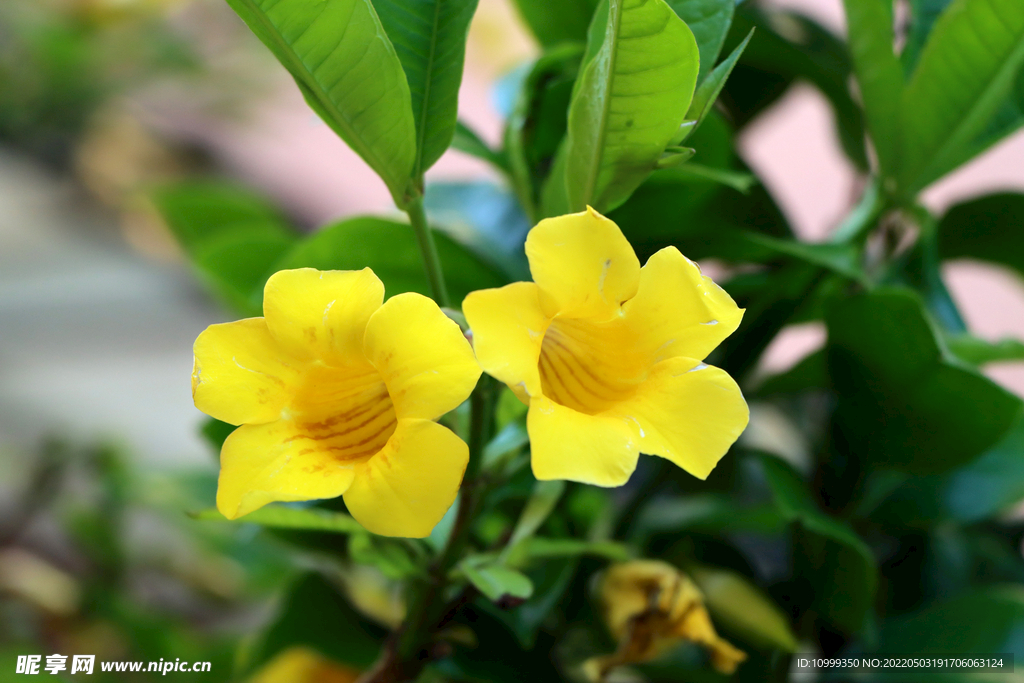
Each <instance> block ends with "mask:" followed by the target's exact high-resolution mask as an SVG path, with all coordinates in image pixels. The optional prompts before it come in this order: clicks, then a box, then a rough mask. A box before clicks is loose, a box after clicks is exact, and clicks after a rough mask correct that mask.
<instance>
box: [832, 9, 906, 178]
mask: <svg viewBox="0 0 1024 683" xmlns="http://www.w3.org/2000/svg"><path fill="white" fill-rule="evenodd" d="M843 4H844V5H845V7H846V21H847V25H848V27H849V28H848V34H849V44H850V52H851V53H852V56H853V65H854V70H855V72H856V74H857V84H858V85H859V86H860V92H861V97H862V99H863V100H864V109H865V114H866V117H867V121H868V129H869V130H870V131H871V141H872V142H873V143H874V145H875V151H876V152H877V153H878V163H879V165H880V166H881V168H882V173H883V174H884V175H885V176H887V177H888V176H894V175H895V174H896V173H897V171H898V167H899V164H900V162H901V159H900V136H901V133H900V127H901V125H902V124H903V123H904V121H903V120H901V118H900V102H901V98H902V96H903V67H902V66H901V65H900V62H899V59H897V57H896V54H895V53H894V52H893V29H892V22H893V18H892V8H891V7H889V8H887V7H886V6H885V4H884V3H883V2H882V0H844V2H843ZM914 106H915V107H920V106H921V105H920V103H915V105H914ZM917 111H921V110H920V109H917ZM905 123H906V125H908V126H914V125H916V123H914V122H912V121H906V122H905Z"/></svg>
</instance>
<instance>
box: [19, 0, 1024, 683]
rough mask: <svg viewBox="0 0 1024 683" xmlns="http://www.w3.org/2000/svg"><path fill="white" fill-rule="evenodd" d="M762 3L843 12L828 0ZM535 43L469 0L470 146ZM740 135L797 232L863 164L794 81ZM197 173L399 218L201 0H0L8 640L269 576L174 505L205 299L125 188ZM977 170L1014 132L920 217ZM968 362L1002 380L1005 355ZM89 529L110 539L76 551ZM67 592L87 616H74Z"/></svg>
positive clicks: (804, 338) (502, 5) (779, 362)
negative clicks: (192, 524) (123, 603)
mask: <svg viewBox="0 0 1024 683" xmlns="http://www.w3.org/2000/svg"><path fill="white" fill-rule="evenodd" d="M765 4H768V5H774V6H778V7H788V8H793V9H798V10H800V11H801V12H804V13H806V14H808V15H810V16H812V17H814V18H816V19H817V20H818V21H820V22H821V23H823V24H824V25H826V26H828V27H830V28H832V29H833V30H835V31H836V32H839V33H842V32H843V30H844V26H843V23H844V19H843V12H842V8H841V2H840V0H799V1H798V0H772V1H771V2H766V3H765ZM536 53H537V47H536V45H535V44H534V42H533V40H532V38H531V37H530V36H529V35H528V34H527V32H526V31H525V30H524V29H523V27H522V26H521V24H520V22H519V20H518V17H517V16H516V14H515V12H514V10H513V9H512V7H511V6H510V2H509V0H481V2H480V8H479V11H478V13H477V15H476V18H475V19H474V22H473V26H472V30H471V33H470V38H469V45H468V53H467V59H466V74H465V78H464V82H463V88H462V94H461V100H460V118H462V119H464V120H465V121H466V122H468V123H469V124H470V125H471V127H472V128H473V129H475V130H476V131H478V132H480V133H481V135H482V137H484V138H485V139H486V140H487V141H489V142H492V143H497V142H498V140H499V139H500V136H501V128H502V117H501V114H500V110H501V102H500V98H498V97H497V96H496V91H495V84H496V83H498V82H500V80H501V79H502V78H503V77H504V76H506V75H507V74H509V73H510V72H511V71H512V70H514V69H515V68H516V67H518V66H519V65H521V64H522V63H523V62H524V61H526V60H528V59H530V58H531V57H532V56H534V55H535V54H536ZM738 144H739V151H740V154H741V156H742V157H743V158H744V160H745V161H746V162H747V163H748V164H749V165H750V166H751V167H752V168H753V169H754V170H756V172H757V174H758V175H759V176H760V177H761V178H762V179H763V182H764V183H765V184H766V185H767V186H768V188H769V189H770V191H771V192H772V194H773V195H774V196H775V198H776V200H777V201H778V202H779V204H780V206H781V207H782V209H783V210H784V212H785V213H786V214H787V217H788V218H789V220H790V222H791V224H792V225H793V226H794V227H795V229H796V230H797V232H798V234H799V235H800V236H802V237H804V238H806V239H810V240H821V239H824V238H825V237H826V236H827V235H828V234H829V232H830V231H831V230H832V229H833V228H834V227H835V225H836V223H837V222H838V220H839V219H840V217H841V216H842V215H844V214H845V212H846V211H848V209H849V208H850V206H851V204H852V203H853V200H854V198H855V197H856V196H857V194H858V193H857V190H858V188H859V184H860V183H861V182H862V179H861V178H860V177H858V175H857V174H856V172H855V170H854V169H853V167H852V166H851V165H850V164H849V162H848V161H847V160H846V159H845V157H844V156H843V154H842V152H841V151H840V149H839V147H838V144H837V142H836V137H835V133H834V126H833V121H832V115H831V113H830V110H829V108H828V105H827V104H826V102H825V100H824V98H823V97H822V96H821V95H820V94H819V93H817V91H815V90H813V89H812V88H811V87H809V86H806V85H801V84H799V83H798V84H797V85H795V86H794V87H793V88H791V89H790V90H789V91H788V93H787V94H786V95H785V96H784V97H783V98H782V99H781V100H780V101H779V102H777V103H776V104H775V105H774V106H773V107H771V108H770V109H769V110H768V111H766V112H765V113H764V114H762V115H761V116H760V117H759V118H758V119H757V120H756V121H755V122H753V123H752V124H751V125H749V126H748V127H747V128H746V129H745V130H744V132H743V133H742V135H741V136H740V137H739V143H738ZM197 174H203V175H209V174H216V175H219V176H226V177H228V178H233V179H235V180H237V181H238V182H240V183H243V184H245V185H248V186H251V187H253V188H255V189H256V190H258V191H260V192H262V193H264V194H266V195H267V196H269V197H271V198H272V199H273V200H274V201H275V202H276V203H278V204H279V205H280V206H281V207H282V209H283V210H284V211H285V212H287V214H288V215H289V216H290V217H291V218H292V219H293V220H294V221H295V222H296V224H298V225H302V226H305V227H307V228H309V229H313V228H315V226H317V225H320V224H323V223H325V222H327V221H329V220H333V219H336V218H339V217H342V216H348V215H354V214H361V213H377V214H392V213H395V209H394V207H393V205H392V204H391V201H390V198H389V196H388V193H387V191H386V189H385V188H384V186H383V184H381V183H380V181H379V180H378V179H377V178H376V177H375V176H374V175H373V173H372V172H371V171H370V170H369V169H368V168H367V167H366V166H365V165H364V164H363V162H362V161H361V160H360V159H359V158H358V157H357V156H356V155H355V153H353V152H352V151H350V150H349V149H348V148H347V147H345V145H344V144H343V143H342V142H341V141H340V140H339V139H338V138H337V137H336V136H335V135H334V134H333V133H332V132H331V131H330V130H329V129H328V128H327V126H326V125H325V124H323V123H322V122H321V121H320V120H319V119H318V118H317V117H316V116H315V115H314V114H313V113H312V112H311V111H310V110H309V109H308V107H306V105H305V104H304V102H303V101H302V98H301V96H300V95H299V92H298V90H297V89H296V88H295V86H294V83H293V82H292V80H291V79H290V78H289V77H288V76H287V74H286V73H285V72H284V70H283V69H281V68H280V67H279V66H278V65H277V63H276V62H274V61H273V59H272V58H271V56H270V55H269V53H268V52H267V51H266V50H264V49H263V48H262V47H261V46H260V45H259V44H258V43H257V41H256V39H255V38H254V37H253V36H251V35H250V33H249V32H248V30H247V29H246V28H245V27H244V26H243V25H242V23H241V21H240V20H238V19H237V17H235V15H234V14H233V13H232V12H231V11H230V9H229V8H228V7H227V5H226V4H225V3H224V2H222V0H149V1H147V0H2V2H0V520H2V522H0V593H2V594H3V595H5V596H12V595H13V596H16V597H17V598H18V600H19V601H21V602H18V601H14V602H12V601H10V600H4V601H2V602H0V642H2V643H3V645H2V647H3V648H4V649H5V651H15V650H17V651H21V650H18V647H19V645H18V644H19V643H21V642H25V640H26V639H29V638H31V637H34V636H32V635H31V634H34V633H38V632H40V629H42V632H43V633H49V634H51V636H52V638H54V639H55V641H53V642H55V644H59V643H60V642H62V641H61V639H62V638H63V639H66V638H85V639H86V641H85V642H88V643H92V644H93V645H91V646H94V647H95V648H103V647H106V648H109V649H110V651H111V652H116V651H117V650H118V647H122V646H121V645H119V644H118V643H119V642H120V639H123V638H124V634H123V633H119V631H118V629H122V630H124V629H125V628H126V627H125V626H124V625H123V624H122V623H121V621H119V620H120V619H121V617H120V616H117V614H120V613H117V614H115V616H109V615H108V614H107V612H105V611H104V610H114V612H111V614H114V613H116V610H117V609H120V608H117V607H116V606H115V607H113V608H112V607H110V604H108V603H110V602H111V601H113V602H117V601H116V600H115V599H114V598H110V595H114V594H115V593H118V591H120V588H118V589H117V590H114V588H112V586H114V583H111V582H112V581H113V582H116V583H117V586H120V587H123V586H124V585H128V586H129V591H128V593H126V595H128V596H129V597H128V598H126V600H127V601H128V602H131V603H133V604H134V605H135V607H134V608H127V607H124V608H123V609H125V610H127V612H126V613H132V614H135V613H136V612H137V613H138V615H142V616H138V618H139V619H141V620H142V622H145V623H144V624H143V626H145V624H149V627H151V628H153V629H155V630H157V631H159V630H160V629H163V631H164V633H163V634H162V635H159V636H158V635H154V636H153V637H154V638H156V639H157V640H159V639H160V638H161V637H167V638H171V637H174V638H176V637H178V636H177V635H174V634H175V633H178V631H176V630H175V629H177V628H178V627H179V626H180V632H181V635H180V637H181V638H183V639H184V640H183V641H181V642H182V643H183V642H185V641H188V640H189V639H190V638H192V639H195V637H194V633H193V631H194V629H193V628H192V627H194V626H195V625H196V624H199V625H200V626H201V627H202V628H203V629H206V630H207V631H208V632H212V633H215V634H224V637H225V639H227V638H228V636H229V635H230V634H232V633H236V632H238V631H240V630H244V628H243V627H244V625H245V624H247V623H256V622H258V621H259V619H260V618H261V615H262V614H265V612H266V610H267V609H268V608H267V605H266V604H265V602H264V598H265V597H266V596H267V595H268V594H269V590H268V587H270V586H272V585H273V583H274V577H275V576H277V575H278V574H277V573H276V572H279V571H283V570H282V569H281V568H280V567H278V566H277V565H275V563H274V560H273V558H272V555H273V551H272V548H270V547H268V548H266V549H264V550H265V551H266V554H267V557H263V558H261V559H260V562H262V564H259V565H258V566H259V567H261V568H262V570H265V571H262V570H261V571H262V573H259V572H257V574H256V575H255V576H254V575H253V574H252V573H251V572H243V570H242V567H243V565H244V566H246V567H250V566H252V565H251V564H250V561H251V560H252V558H251V557H243V556H242V555H241V554H240V553H242V552H243V551H242V550H240V549H238V548H235V547H232V546H231V541H230V540H228V539H227V537H226V536H219V535H218V534H217V532H215V531H211V532H210V533H209V535H208V536H201V537H198V538H197V537H195V535H194V534H193V533H192V532H190V531H186V526H187V524H188V520H187V518H186V517H185V515H184V514H183V512H182V511H183V510H186V509H189V508H190V506H191V507H192V508H194V509H198V508H199V507H204V506H206V505H208V504H209V501H210V500H212V489H211V486H212V482H213V476H214V475H215V472H216V462H215V458H214V456H213V454H212V452H211V449H210V447H209V446H208V444H207V443H206V442H205V441H204V440H203V439H202V437H201V435H200V432H199V428H200V425H201V424H202V417H203V416H202V415H201V414H200V413H199V412H198V411H197V410H195V409H194V408H193V406H192V401H191V396H190V393H189V379H190V373H191V365H192V354H191V344H192V341H193V340H194V339H195V337H196V335H197V334H198V333H199V332H200V331H201V330H202V329H203V328H204V327H205V326H207V325H209V324H211V323H214V322H218V321H222V320H224V319H226V317H227V313H226V311H225V310H224V309H222V308H221V307H219V306H218V305H217V304H216V303H215V302H213V301H212V300H211V299H210V298H209V297H208V295H207V294H206V293H205V291H204V290H203V289H202V287H201V286H200V284H199V282H198V280H197V278H196V277H195V275H194V274H193V273H192V272H191V271H190V269H189V266H188V265H187V263H186V261H185V259H184V258H182V257H181V255H180V253H179V252H178V249H177V247H176V246H175V244H174V241H173V239H172V237H171V236H170V234H169V232H168V231H167V230H166V228H165V227H164V226H163V225H162V224H161V222H160V220H159V218H158V216H157V214H156V212H155V210H154V209H153V207H152V205H151V204H150V203H149V200H148V199H147V192H148V191H149V190H151V189H152V188H153V187H155V186H158V185H159V184H160V183H163V182H167V181H170V180H175V179H180V178H186V177H189V176H191V175H197ZM481 178H493V179H494V180H498V178H497V177H496V176H494V174H493V173H492V171H491V170H490V169H489V168H487V167H486V166H485V165H484V164H483V163H482V162H479V161H477V160H474V159H472V158H470V157H467V156H464V155H461V154H460V153H459V152H456V151H451V152H449V153H448V154H447V155H446V156H445V157H444V158H443V159H442V160H441V161H440V162H439V163H438V164H437V165H436V166H435V167H434V168H433V169H432V170H431V172H430V173H429V174H428V180H431V179H433V180H440V179H445V180H468V179H481ZM999 190H1013V191H1018V192H1024V133H1018V134H1017V135H1016V136H1014V137H1012V138H1010V139H1009V140H1007V141H1005V142H1004V143H1002V144H1001V145H999V146H997V147H996V148H994V149H992V150H990V151H989V152H988V153H986V154H985V155H983V156H981V157H980V158H978V159H976V160H975V161H973V162H972V163H970V164H968V165H967V166H965V167H964V168H962V169H960V170H959V171H957V172H956V173H954V174H952V175H950V176H949V177H947V178H945V179H944V180H942V181H941V182H939V183H937V184H935V185H934V186H933V187H931V188H930V189H929V190H928V192H927V193H926V195H925V203H926V204H927V205H928V206H929V207H930V208H932V209H934V210H936V211H939V212H941V210H942V209H944V208H945V207H947V206H949V205H951V204H953V203H955V202H957V201H959V200H962V199H964V198H967V197H970V196H974V195H978V194H982V193H988V192H994V191H999ZM704 265H705V266H706V267H707V268H708V269H710V272H712V273H713V272H714V264H704ZM946 268H947V272H946V275H947V277H948V282H949V285H950V288H951V290H952V295H953V297H954V299H955V300H956V302H957V304H958V305H959V306H960V307H961V310H962V311H963V313H964V315H965V317H966V319H967V322H968V324H969V326H970V327H971V329H972V330H974V331H975V333H976V334H977V335H978V336H981V337H983V338H986V339H990V340H997V339H1000V338H1003V337H1015V338H1018V339H1022V338H1024V283H1022V282H1021V281H1020V280H1019V279H1018V278H1016V277H1015V276H1014V275H1012V274H1011V273H1009V272H1007V271H1003V270H1000V269H998V268H996V267H994V266H991V265H982V264H979V263H974V262H955V263H952V264H951V265H948V266H946ZM823 339H824V331H823V329H822V328H821V327H820V326H816V325H814V324H812V325H806V326H799V327H794V328H791V329H789V330H787V331H786V332H784V334H783V335H781V336H780V338H779V339H778V340H777V341H776V342H775V343H774V344H773V345H772V346H771V347H770V348H769V350H768V352H767V354H766V356H765V358H764V359H763V361H762V362H763V363H764V364H765V365H766V366H768V367H770V368H772V369H782V368H784V367H786V366H789V365H792V364H793V363H795V362H796V361H797V360H799V358H801V357H802V356H803V355H805V354H806V353H808V352H809V351H811V350H813V349H815V348H817V347H818V346H820V345H821V344H822V342H823ZM985 371H986V373H987V374H989V375H990V376H991V377H992V378H993V379H995V380H996V381H997V382H999V383H1001V384H1003V385H1004V386H1006V387H1008V388H1010V389H1011V390H1013V391H1015V392H1016V393H1018V394H1021V395H1024V364H1019V363H1018V364H1002V365H992V366H989V367H987V368H986V370H985ZM754 416H755V422H754V423H753V424H752V427H751V433H752V435H753V436H754V437H755V438H756V437H757V436H758V434H763V433H768V434H770V435H774V436H769V437H765V438H780V437H779V432H778V430H779V429H780V428H783V427H780V426H779V425H778V424H775V423H772V422H771V420H770V416H766V417H765V416H761V417H763V421H762V422H761V423H760V424H759V423H758V417H759V414H758V412H757V411H756V410H755V412H754ZM68 481H71V482H72V485H71V487H70V489H69V488H68V486H67V482H68ZM57 482H60V485H59V486H58V484H57ZM104 515H106V516H104ZM68 520H71V521H70V522H68ZM90 525H91V526H90ZM111 525H113V526H111ZM115 529H116V530H117V531H116V532H115V531H114V530H115ZM104 530H106V531H104ZM90 534H93V535H92V536H90ZM111 534H114V535H119V538H118V541H117V543H113V542H112V543H113V545H116V546H117V547H113V548H112V549H111V548H107V549H101V550H100V551H96V552H95V553H94V552H93V551H92V550H90V551H82V549H81V547H82V546H83V544H84V545H85V546H89V547H91V546H90V543H91V544H93V545H95V544H100V545H102V543H104V542H106V541H102V540H97V539H102V537H103V536H104V535H107V536H109V535H111ZM83 539H84V541H83ZM90 539H91V540H90ZM108 540H109V539H108ZM76 541H77V543H76ZM264 550H260V549H256V550H253V549H252V548H249V549H248V550H245V551H244V552H247V553H252V552H255V553H257V554H259V553H260V552H263V551H264ZM104 563H108V564H109V563H115V564H116V563H120V564H116V567H115V564H109V566H108V565H107V564H104ZM104 567H107V569H104ZM111 567H114V568H111ZM126 567H127V569H126ZM124 572H128V573H129V575H130V576H129V577H128V578H127V579H125V577H124V575H123V573H124ZM83 576H84V577H86V578H84V579H83V578H82V577H83ZM126 582H127V583H126ZM97 586H99V588H98V587H97ZM103 586H106V588H103ZM104 590H106V591H107V593H104V592H103V591H104ZM104 595H106V596H107V598H103V596H104ZM97 596H99V597H97ZM104 600H107V602H104ZM90 601H93V602H90ZM23 603H27V604H30V605H32V606H33V609H29V608H28V607H25V606H24V604H23ZM83 604H87V605H88V604H95V605H96V606H97V607H96V609H97V610H98V611H97V612H96V614H97V615H99V616H97V618H96V619H85V620H82V618H81V614H82V612H83V609H82V606H83ZM19 605H21V606H19ZM36 608H38V609H36ZM132 609H135V612H132ZM154 614H161V615H164V616H162V617H160V618H159V619H157V618H156V617H153V615H154ZM122 616H123V615H122ZM165 618H166V620H167V621H161V619H165ZM62 619H63V620H65V622H62V621H61V620H62ZM146 619H149V620H150V621H153V619H156V621H153V623H150V621H146ZM26 620H27V621H26ZM47 620H53V621H52V624H51V622H49V621H47ZM66 620H72V621H73V622H74V623H73V626H74V628H70V629H69V628H64V627H65V626H67V622H66ZM142 622H140V623H142ZM125 623H134V622H131V621H130V620H129V621H127V622H125ZM167 624H172V626H173V627H171V628H168V627H167ZM140 628H142V627H140ZM47 629H49V630H47ZM143 631H144V629H143ZM68 634H71V635H68ZM189 634H191V635H189ZM89 639H91V640H89ZM215 640H216V639H215ZM76 642H79V641H76ZM161 642H162V641H161ZM189 642H191V641H189ZM172 644H173V646H174V647H178V648H186V649H187V647H191V645H189V646H186V645H183V644H181V643H179V642H177V641H175V642H174V643H172ZM206 645H209V642H208V643H207V644H206ZM153 647H154V648H155V649H153V650H152V651H162V650H161V648H162V647H168V648H169V647H171V645H169V644H167V643H164V645H156V646H153ZM196 647H199V646H198V645H196ZM22 649H23V648H22ZM69 651H70V646H69ZM179 651H181V650H179ZM227 652H228V647H227V645H225V647H224V650H223V652H221V653H220V655H219V656H222V657H224V658H227V657H228V656H229V655H228V654H227ZM8 675H9V674H8V672H7V671H6V670H4V671H0V680H4V679H5V677H6V676H8Z"/></svg>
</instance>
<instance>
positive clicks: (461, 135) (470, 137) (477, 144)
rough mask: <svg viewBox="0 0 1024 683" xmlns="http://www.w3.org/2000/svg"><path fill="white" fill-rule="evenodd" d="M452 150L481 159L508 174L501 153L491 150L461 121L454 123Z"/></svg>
mask: <svg viewBox="0 0 1024 683" xmlns="http://www.w3.org/2000/svg"><path fill="white" fill-rule="evenodd" d="M452 149H457V150H459V151H460V152H463V153H465V154H468V155H470V156H474V157H476V158H477V159H483V160H484V161H486V162H487V163H489V164H491V165H492V166H494V167H495V168H497V169H498V170H499V171H502V172H504V173H508V172H509V167H508V159H506V158H505V155H504V154H502V153H501V152H496V151H494V150H493V149H491V146H490V145H488V144H487V143H486V142H484V141H483V140H482V139H481V138H480V136H479V135H477V134H476V131H474V130H473V129H472V128H470V127H469V126H467V125H466V124H464V123H463V122H462V121H456V122H455V134H454V136H453V137H452Z"/></svg>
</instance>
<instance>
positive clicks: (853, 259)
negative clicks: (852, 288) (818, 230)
mask: <svg viewBox="0 0 1024 683" xmlns="http://www.w3.org/2000/svg"><path fill="white" fill-rule="evenodd" d="M744 236H745V237H746V239H748V240H750V241H751V242H754V243H755V244H758V245H761V246H764V247H766V248H768V249H771V250H772V251H775V252H778V253H780V254H785V255H786V256H791V257H793V258H796V259H799V260H801V261H804V262H805V263H810V264H813V265H816V266H821V267H822V268H827V269H829V270H831V271H832V272H834V273H837V274H839V275H842V276H844V277H847V278H850V279H851V280H857V281H858V282H866V281H867V277H866V276H865V274H864V270H863V268H861V265H860V251H859V250H858V248H857V247H856V246H854V245H852V244H825V243H813V242H799V241H797V240H784V239H778V238H776V237H770V236H768V235H759V234H757V233H753V232H752V233H746V234H745V235H744Z"/></svg>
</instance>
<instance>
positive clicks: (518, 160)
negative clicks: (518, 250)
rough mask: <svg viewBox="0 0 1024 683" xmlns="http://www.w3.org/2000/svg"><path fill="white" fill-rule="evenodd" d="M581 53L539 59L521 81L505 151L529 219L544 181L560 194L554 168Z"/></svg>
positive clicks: (564, 48) (560, 176) (565, 49)
mask: <svg viewBox="0 0 1024 683" xmlns="http://www.w3.org/2000/svg"><path fill="white" fill-rule="evenodd" d="M547 4H549V5H553V4H554V3H547ZM583 52H584V46H583V45H579V44H576V43H570V44H565V45H561V46H559V47H556V48H552V49H550V50H548V51H546V52H545V53H544V54H543V55H541V56H540V57H539V58H538V59H537V61H536V62H534V63H533V65H532V66H531V67H530V69H529V72H528V74H527V75H526V78H524V79H523V82H522V86H521V88H520V90H519V93H518V95H517V97H516V99H515V105H514V106H513V108H512V111H511V113H510V114H509V117H508V122H507V124H506V128H505V149H506V150H507V154H508V157H509V168H510V170H511V176H512V184H513V186H514V187H515V191H516V194H517V195H518V197H519V201H520V203H521V204H522V205H523V210H524V211H525V212H526V214H527V215H528V216H531V217H535V215H536V214H537V205H538V204H539V203H540V200H541V191H540V188H541V187H542V184H543V182H544V180H545V179H548V181H549V182H548V183H547V184H548V185H555V186H556V187H557V188H558V189H559V190H560V191H561V192H562V193H563V194H564V193H565V182H564V173H565V169H564V167H562V168H561V170H560V171H559V169H558V168H553V165H554V160H555V156H556V154H558V152H559V149H560V148H562V149H564V146H565V145H564V141H565V133H566V130H567V128H568V111H569V101H570V98H571V97H572V91H573V84H574V82H575V80H576V76H577V74H578V73H579V70H580V62H581V60H582V59H583ZM563 157H564V152H563ZM562 163H563V164H564V158H563V161H562ZM556 178H557V181H555V180H554V179H556ZM563 213H564V212H563ZM550 215H556V214H550Z"/></svg>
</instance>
